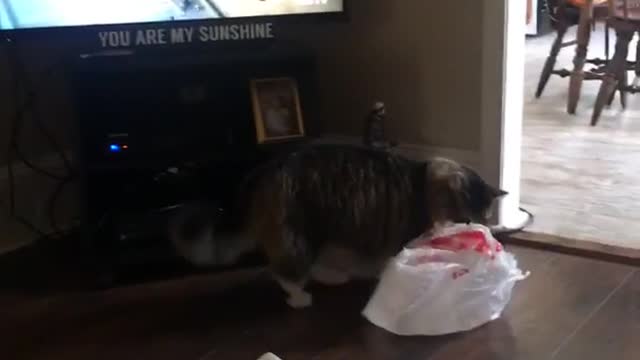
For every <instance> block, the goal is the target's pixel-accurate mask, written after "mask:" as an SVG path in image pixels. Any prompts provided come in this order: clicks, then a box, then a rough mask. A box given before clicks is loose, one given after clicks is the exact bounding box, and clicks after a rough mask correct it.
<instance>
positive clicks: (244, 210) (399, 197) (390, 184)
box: [171, 145, 505, 307]
mask: <svg viewBox="0 0 640 360" xmlns="http://www.w3.org/2000/svg"><path fill="white" fill-rule="evenodd" d="M504 194H505V193H504V192H502V191H500V190H497V189H495V188H493V187H491V186H489V185H488V184H487V183H486V182H485V181H483V180H482V178H481V177H480V176H479V175H478V174H477V173H476V172H474V171H473V170H472V169H470V168H468V167H466V166H462V165H460V164H458V163H456V162H453V161H450V160H447V159H442V158H435V159H432V160H429V161H425V162H416V161H412V160H409V159H406V158H404V157H401V156H399V155H395V154H391V153H388V152H382V151H375V150H369V149H365V148H362V147H357V146H345V145H315V146H310V147H308V148H305V149H302V150H299V151H296V152H293V153H291V154H288V155H287V156H284V157H282V158H279V159H277V160H275V161H272V162H269V163H268V164H266V165H265V166H263V167H261V168H260V169H258V170H257V171H256V172H255V173H254V174H253V175H252V176H251V177H250V178H249V179H248V181H247V182H246V186H245V187H244V189H243V192H242V200H239V205H240V206H239V208H238V210H237V212H236V216H237V220H239V221H238V222H237V224H236V226H233V227H232V228H231V229H227V230H225V231H216V228H215V226H214V224H215V219H214V215H213V213H212V212H211V211H210V210H207V209H205V208H192V210H191V211H190V212H188V213H185V214H184V215H185V216H184V217H183V218H182V219H183V220H186V219H189V221H190V222H191V223H189V222H185V221H179V222H178V223H175V224H173V226H172V227H171V234H172V240H173V242H174V244H175V245H176V248H177V249H178V250H179V251H180V252H181V253H182V254H183V255H184V256H185V257H186V258H187V259H190V260H191V261H193V262H194V263H230V262H233V261H234V260H235V259H236V258H237V257H238V256H240V255H241V254H243V253H244V252H246V251H249V250H253V249H258V250H260V251H261V252H262V253H263V254H264V255H266V257H267V259H268V263H269V267H270V269H271V271H272V272H273V274H274V276H275V278H276V279H277V280H278V282H279V283H280V285H281V286H282V288H283V289H284V290H285V291H286V292H287V293H288V294H289V298H288V300H287V301H288V303H289V304H290V305H291V306H293V307H303V306H307V305H309V304H310V303H311V295H310V294H308V293H307V292H305V291H304V286H305V283H306V282H307V281H308V280H310V279H311V278H313V279H315V280H318V281H321V282H324V283H332V284H338V283H344V282H346V281H348V280H349V279H350V278H354V277H361V276H367V277H369V276H370V277H376V276H377V275H378V272H379V271H380V270H381V269H382V266H383V265H384V263H385V262H386V261H387V260H388V259H389V258H390V257H391V256H393V255H395V254H396V253H397V252H398V251H399V250H401V249H402V247H403V245H405V243H406V242H407V241H409V240H411V239H412V238H414V237H416V236H418V235H420V234H422V233H423V232H425V231H427V230H429V229H431V228H432V227H433V226H434V225H435V224H438V223H442V222H447V221H451V222H477V223H485V222H486V219H487V215H488V211H489V209H490V208H491V207H492V204H493V202H494V200H495V199H496V198H498V197H500V196H502V195H504Z"/></svg>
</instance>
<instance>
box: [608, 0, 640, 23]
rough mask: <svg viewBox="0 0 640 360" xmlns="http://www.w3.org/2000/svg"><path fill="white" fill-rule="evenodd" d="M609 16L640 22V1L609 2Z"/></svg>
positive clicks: (621, 0)
mask: <svg viewBox="0 0 640 360" xmlns="http://www.w3.org/2000/svg"><path fill="white" fill-rule="evenodd" d="M609 16H611V17H615V18H619V19H624V20H640V0H609Z"/></svg>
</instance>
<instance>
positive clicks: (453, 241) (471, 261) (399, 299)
mask: <svg viewBox="0 0 640 360" xmlns="http://www.w3.org/2000/svg"><path fill="white" fill-rule="evenodd" d="M528 276H529V273H526V274H523V272H522V271H521V270H520V269H519V268H518V265H517V261H516V259H515V258H514V256H513V255H512V254H510V253H508V252H507V251H505V250H504V249H503V247H502V245H501V244H500V243H499V242H498V241H497V240H496V239H495V238H494V237H493V236H492V235H491V232H490V230H489V228H487V227H485V226H482V225H473V224H472V225H467V224H454V225H451V226H447V227H445V228H442V229H439V230H437V231H436V233H435V234H433V235H431V236H429V237H426V236H424V237H420V238H417V239H414V240H413V241H411V242H410V243H409V244H408V245H407V246H406V247H405V248H404V249H403V251H402V252H400V254H398V255H397V256H396V257H395V258H394V259H393V260H392V261H390V262H389V264H388V265H387V268H386V269H385V271H384V272H383V274H382V276H381V278H380V282H379V284H378V287H377V288H376V291H375V292H374V294H373V296H372V297H371V299H370V300H369V303H368V304H367V306H366V307H365V309H364V310H363V312H362V313H363V315H364V316H365V317H366V318H367V319H368V320H369V321H370V322H372V323H373V324H375V325H376V326H379V327H381V328H383V329H386V330H387V331H390V332H392V333H395V334H397V335H444V334H451V333H456V332H462V331H468V330H471V329H474V328H476V327H479V326H481V325H484V324H486V323H488V322H490V321H493V320H495V319H497V318H499V317H500V316H501V314H502V311H503V310H504V308H505V306H506V305H507V304H508V303H509V301H510V298H511V292H512V289H513V287H514V285H515V283H516V282H517V281H520V280H523V279H525V278H527V277H528Z"/></svg>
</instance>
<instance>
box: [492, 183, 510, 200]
mask: <svg viewBox="0 0 640 360" xmlns="http://www.w3.org/2000/svg"><path fill="white" fill-rule="evenodd" d="M489 193H490V194H491V196H492V197H493V198H495V199H498V198H501V197H504V196H507V195H509V193H508V192H507V191H505V190H502V189H498V188H494V187H493V186H489Z"/></svg>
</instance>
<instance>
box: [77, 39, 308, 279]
mask: <svg viewBox="0 0 640 360" xmlns="http://www.w3.org/2000/svg"><path fill="white" fill-rule="evenodd" d="M262 50H264V51H255V49H239V48H236V49H228V50H226V51H221V50H220V49H215V51H211V52H198V53H194V52H175V53H170V54H167V53H164V54H163V55H162V56H160V55H159V53H157V52H137V51H133V52H116V53H96V54H91V55H84V56H81V57H78V59H77V61H76V62H74V63H73V64H72V65H71V66H70V68H69V75H70V79H71V84H72V88H73V90H74V98H75V103H76V113H77V131H78V134H77V137H76V138H77V139H78V143H77V146H76V151H75V152H76V158H78V159H79V165H80V169H81V171H80V174H81V183H82V194H83V196H82V200H83V204H82V208H83V209H84V211H83V213H84V218H83V224H84V227H85V229H86V233H87V234H90V235H88V236H87V241H92V244H93V245H92V246H91V248H92V249H93V251H94V253H95V255H96V258H97V263H98V264H100V267H101V268H102V269H106V270H105V271H106V272H107V273H110V274H111V275H109V277H110V278H111V279H117V278H118V277H119V275H118V274H121V275H123V276H125V277H131V272H132V271H133V270H132V269H134V268H136V267H137V268H140V267H142V268H147V269H148V268H150V266H152V265H153V264H156V265H158V266H160V267H163V266H165V267H166V266H170V265H171V264H173V265H175V264H181V265H180V266H184V264H183V263H182V262H183V261H182V260H181V259H179V258H178V256H177V254H176V253H175V252H174V251H173V249H172V247H171V246H170V244H169V242H168V240H167V239H166V238H165V237H164V235H166V234H163V230H164V229H166V224H165V221H166V214H167V212H163V211H162V209H170V208H171V207H172V206H176V205H179V204H181V203H183V202H188V201H192V200H196V199H207V200H209V201H212V202H215V203H216V204H219V206H220V207H221V208H227V207H229V206H230V204H231V203H232V202H233V196H234V194H235V193H234V191H236V187H235V186H236V185H237V184H238V183H239V182H240V179H242V178H243V177H244V176H245V175H246V174H247V173H248V172H249V171H251V169H253V168H254V167H255V166H257V165H259V164H260V163H262V162H264V161H267V160H268V159H270V158H271V157H273V156H276V155H277V154H279V153H282V152H286V151H290V150H292V149H295V148H297V146H299V145H300V144H304V143H306V141H307V139H301V140H298V141H291V142H281V143H273V144H262V145H261V144H258V143H257V141H256V131H255V127H254V117H253V109H252V105H251V97H250V90H249V89H250V88H249V84H250V80H251V79H253V78H268V77H282V76H287V77H294V78H295V79H296V80H297V83H298V87H299V94H300V100H301V106H302V111H303V116H304V120H305V128H306V133H307V138H313V137H314V136H315V135H317V134H318V132H319V129H318V121H317V119H315V118H314V115H315V114H316V113H317V111H316V108H317V106H318V104H317V101H316V99H317V96H316V88H315V64H314V56H313V55H312V54H310V53H306V52H303V51H292V50H290V49H278V48H276V47H273V46H269V47H268V48H265V49H262ZM190 94H191V95H193V94H195V95H193V96H191V95H190ZM114 137H120V138H124V139H126V143H127V145H128V151H127V152H126V154H122V153H120V154H113V153H110V152H109V151H107V150H108V149H107V147H108V146H109V144H110V142H112V141H113V138H114ZM176 169H177V170H179V171H178V173H179V174H181V176H178V175H176V174H175V171H176ZM163 174H165V175H166V174H169V176H163ZM171 174H173V175H171ZM182 174H184V176H182ZM158 214H160V215H158ZM134 234H135V235H134ZM192 270H193V271H197V270H198V269H195V268H192Z"/></svg>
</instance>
